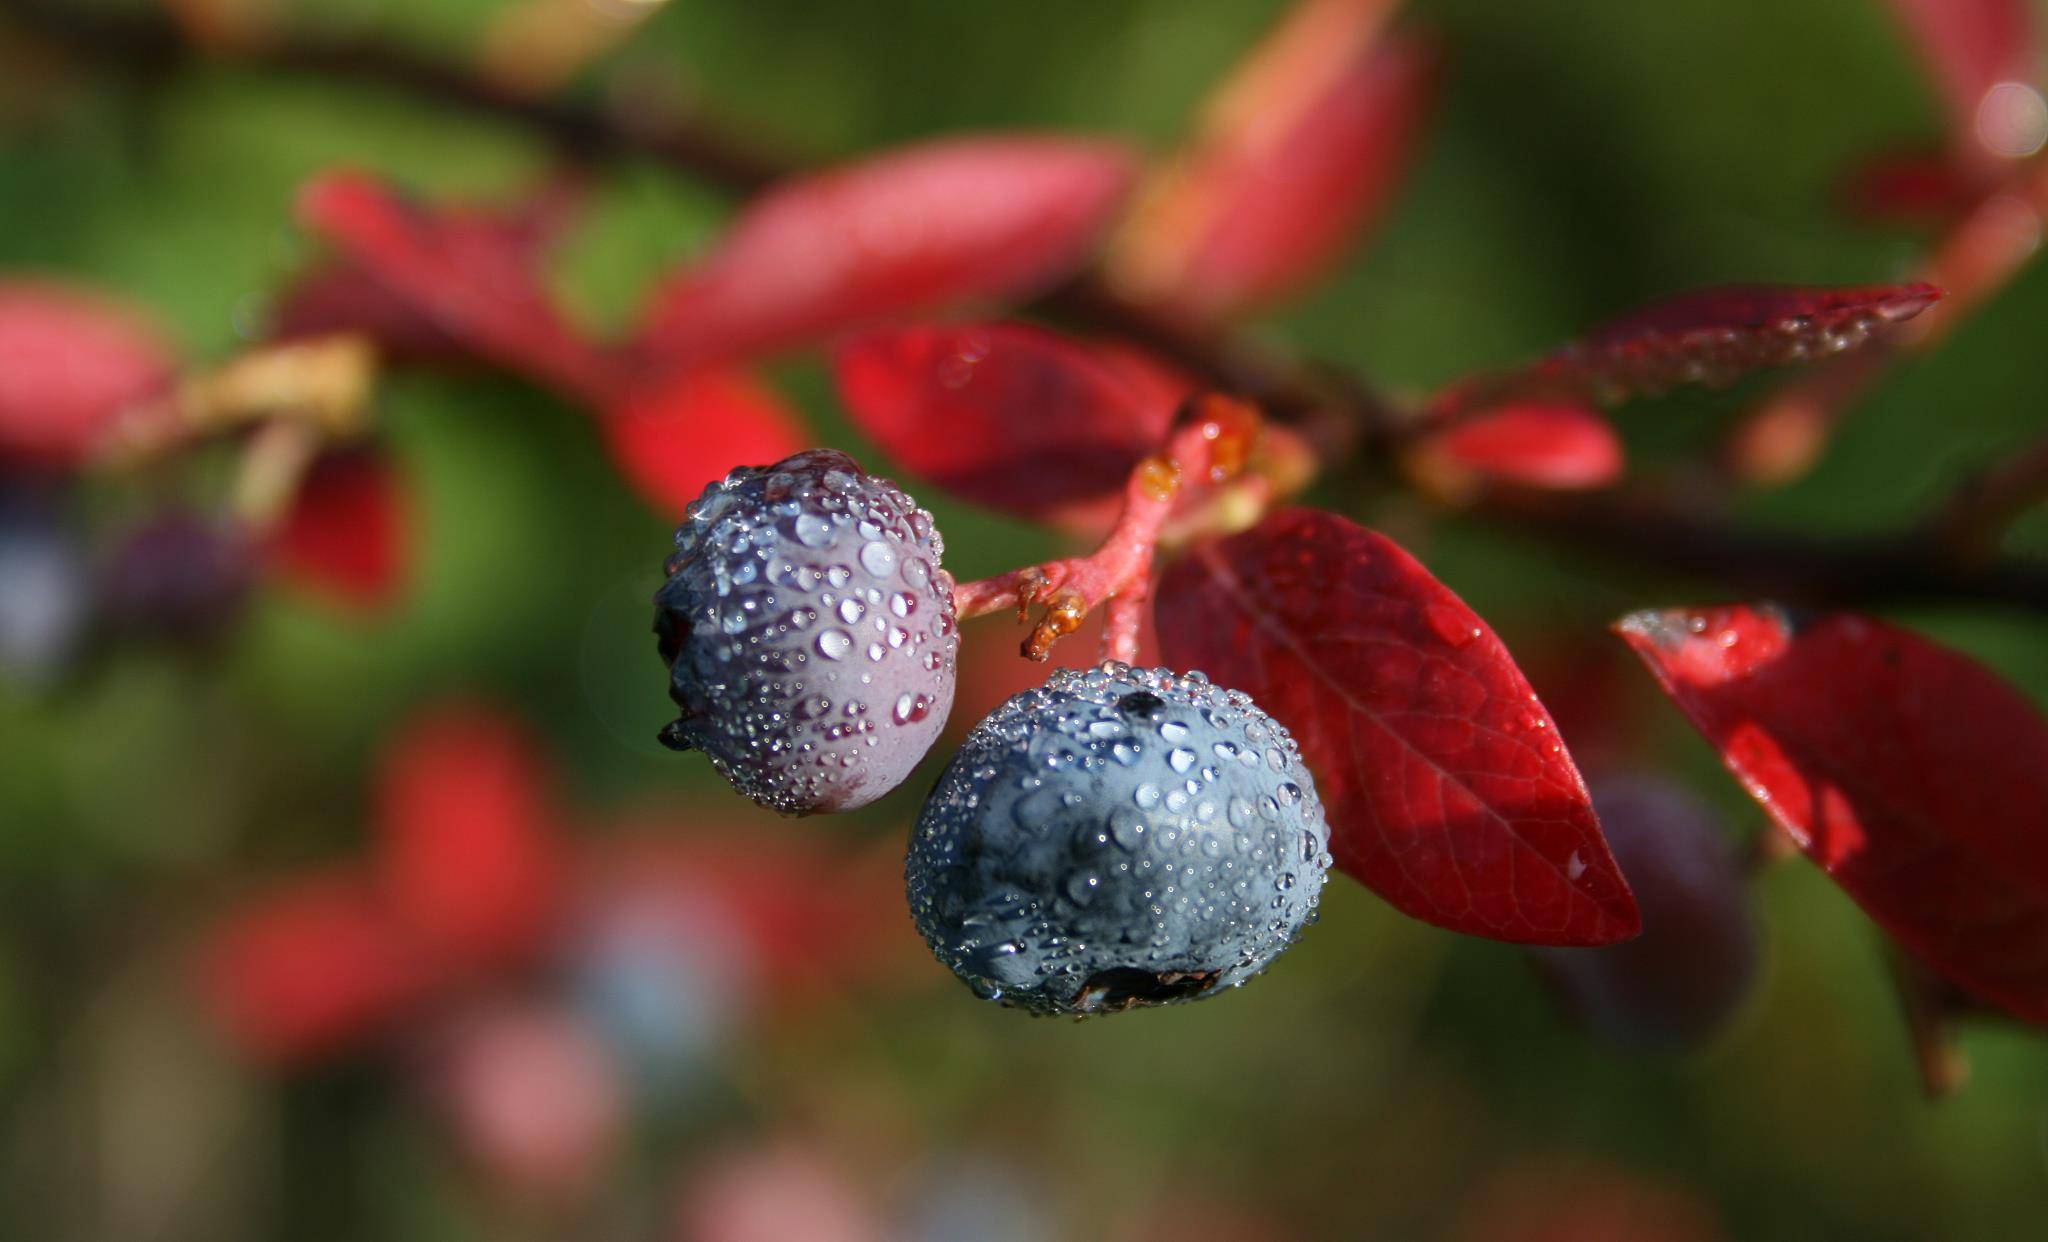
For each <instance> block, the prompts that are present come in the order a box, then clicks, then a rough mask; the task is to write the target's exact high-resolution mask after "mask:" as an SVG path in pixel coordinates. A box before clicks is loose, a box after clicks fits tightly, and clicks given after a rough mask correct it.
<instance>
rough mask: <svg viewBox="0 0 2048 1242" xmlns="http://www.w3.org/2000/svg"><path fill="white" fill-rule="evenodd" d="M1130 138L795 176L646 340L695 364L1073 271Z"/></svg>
mask: <svg viewBox="0 0 2048 1242" xmlns="http://www.w3.org/2000/svg"><path fill="white" fill-rule="evenodd" d="M1131 171H1132V158H1131V155H1130V153H1129V152H1127V151H1126V150H1125V149H1124V148H1123V147H1121V146H1119V145H1117V144H1115V143H1111V142H1101V141H1090V140H1083V139H1076V138H1059V137H1049V136H1046V137H1041V136H1015V135H1001V136H993V135H984V136H977V137H969V138H956V139H949V140H945V141H939V142H932V143H926V144H924V145H921V146H916V147H909V148H905V149H902V150H898V151H894V152H890V153H888V154H885V155H881V156H877V157H875V158H873V159H869V160H865V161H863V162H861V163H858V164H852V165H848V166H846V167H843V168H839V169H835V170H831V171H828V172H823V173H818V174H816V175H812V176H807V177H801V178H797V179H794V180H791V181H788V182H785V183H783V184H782V185H780V186H777V187H776V188H774V189H772V190H770V191H768V192H767V193H765V194H763V195H762V196H760V197H759V198H757V199H755V200H754V201H753V202H752V203H751V204H749V205H748V206H747V208H746V210H745V211H743V212H742V213H741V215H740V217H739V219H738V220H737V221H735V222H734V224H733V226H732V228H731V230H730V231H729V232H728V233H727V234H726V235H725V237H724V239H723V240H721V241H720V242H719V244H718V245H717V246H716V247H715V248H714V249H713V250H712V252H711V253H710V254H708V255H706V256H704V258H703V259H702V260H701V261H699V262H698V263H696V264H695V265H694V266H691V267H688V268H686V269H684V270H682V271H680V272H678V273H677V274H676V275H675V276H674V277H673V278H671V279H670V280H669V281H668V282H667V283H666V284H665V285H663V287H662V288H661V289H660V290H659V291H658V292H657V294H656V297H655V299H654V302H653V304H652V305H651V306H650V308H649V312H648V317H647V320H646V326H645V329H644V331H643V334H642V338H641V348H642V351H643V352H644V353H645V354H646V355H647V356H648V357H649V358H650V359H653V360H656V361H658V362H659V363H660V364H661V365H665V366H693V365H698V364H701V363H703V362H706V361H711V360H727V359H734V358H743V357H748V356H752V355H757V354H762V353H768V352H772V351H775V350H780V349H788V348H792V347H796V346H802V345H808V344H815V343H819V342H821V341H823V340H824V339H825V338H827V337H828V336H831V335H832V334H835V333H838V332H841V331H844V330H846V329H849V328H855V327H861V326H864V325H869V324H873V323H876V322H879V321H882V320H886V319H890V318H894V317H897V316H901V315H906V314H910V313H913V312H919V311H929V310H934V309H938V308H943V307H949V306H957V305H960V304H963V303H972V302H979V301H986V300H991V299H1001V298H1011V297H1016V296H1018V295H1021V294H1023V293H1026V292H1029V291H1031V290H1033V289H1037V288H1042V287H1044V286H1046V285H1048V284H1050V283H1052V282H1054V281H1056V280H1058V279H1059V278H1061V277H1063V276H1066V275H1067V274H1069V273H1071V272H1072V271H1074V270H1075V269H1076V268H1077V267H1079V266H1080V265H1081V263H1082V262H1083V261H1084V260H1085V259H1086V258H1087V257H1088V254H1089V252H1090V251H1091V250H1092V249H1093V248H1094V246H1095V244H1096V242H1097V240H1098V239H1099V238H1100V237H1101V234H1102V232H1103V229H1104V228H1105V226H1106V225H1107V223H1108V221H1109V219H1110V216H1111V214H1112V213H1113V212H1114V211H1115V210H1116V208H1117V206H1118V204H1119V203H1120V202H1121V201H1122V199H1123V197H1124V194H1125V192H1126V190H1127V189H1128V188H1129V185H1130V180H1131Z"/></svg>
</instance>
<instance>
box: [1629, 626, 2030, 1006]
mask: <svg viewBox="0 0 2048 1242" xmlns="http://www.w3.org/2000/svg"><path fill="white" fill-rule="evenodd" d="M1616 629H1617V631H1618V632H1619V633H1620V635H1621V637H1622V638H1623V639H1624V640H1625V641H1626V642H1627V643H1628V644H1629V646H1631V647H1633V648H1634V649H1635V652H1636V654H1637V655H1639V656H1641V657H1642V659H1643V662H1644V663H1646V664H1648V665H1649V666H1650V671H1651V672H1652V673H1654V674H1656V677H1657V680H1658V681H1659V682H1661V683H1662V684H1663V686H1664V689H1665V692H1666V693H1668V694H1669V695H1670V696H1671V697H1672V699H1673V700H1674V701H1676V702H1677V704H1678V706H1679V707H1680V708H1682V709H1684V711H1685V713H1686V715H1687V716H1689V717H1690V718H1691V719H1692V722H1693V724H1694V725H1696V726H1698V728H1699V730H1700V732H1702V733H1704V734H1705V735H1706V736H1707V740H1709V741H1710V742H1712V743H1713V744H1714V745H1715V747H1716V748H1718V749H1719V750H1720V752H1721V758H1722V761H1723V762H1725V763H1726V764H1727V765H1728V769H1729V770H1730V771H1731V772H1733V773H1734V774H1735V776H1736V779H1738V780H1740V781H1741V782H1742V784H1743V787H1744V788H1746V789H1748V790H1749V791H1750V793H1751V795H1752V796H1754V797H1755V798H1756V799H1757V801H1758V802H1760V803H1761V804H1762V805H1763V808H1764V810H1765V811H1767V812H1768V813H1769V814H1770V816H1771V818H1772V819H1773V820H1775V821H1777V823H1778V824H1779V825H1780V826H1781V827H1783V828H1784V829H1785V831H1786V832H1787V833H1789V834H1790V835H1791V836H1792V839H1793V840H1794V841H1796V842H1797V843H1798V845H1799V848H1800V849H1801V850H1803V851H1805V853H1806V855H1807V857H1809V858H1811V859H1812V860H1813V861H1814V862H1816V863H1818V864H1819V865H1820V867H1821V868H1822V869H1823V870H1825V871H1826V872H1827V873H1828V875H1829V876H1831V877H1832V878H1833V879H1834V881H1835V882H1836V883H1837V884H1839V885H1841V886H1842V888H1843V889H1844V890H1846V891H1847V892H1848V894H1849V895H1850V896H1851V897H1853V898H1855V899H1856V901H1857V904H1859V905H1861V906H1862V907H1863V908H1864V910H1866V911H1867V912H1868V913H1869V914H1870V916H1871V917H1872V918H1873V919H1876V920H1877V922H1878V923H1879V924H1880V925H1882V926H1883V927H1884V928H1885V930H1887V931H1888V932H1890V933H1891V934H1892V936H1893V937H1894V938H1896V939H1897V940H1898V941H1899V942H1900V943H1902V944H1904V945H1905V946H1906V947H1907V948H1908V949H1910V950H1912V951H1913V952H1914V953H1916V954H1918V955H1919V956H1920V957H1922V958H1923V959H1925V960H1926V962H1927V963H1928V964H1929V965H1930V966H1932V967H1933V968H1934V969H1935V970H1937V971H1939V972H1940V973H1942V974H1943V975H1945V976H1947V977H1948V978H1949V979H1951V980H1953V981H1954V982H1955V983H1957V984H1959V985H1961V986H1962V987H1964V988H1966V989H1968V990H1969V991H1971V992H1974V993H1976V994H1977V995H1979V996H1982V997H1983V998H1985V999H1986V1000H1989V1001H1993V1002H1995V1003H1997V1004H1999V1005H2001V1006H2003V1007H2004V1008H2006V1009H2008V1010H2010V1011H2012V1012H2013V1013H2015V1014H2017V1015H2019V1016H2020V1017H2023V1018H2026V1019H2029V1020H2030V1021H2035V1022H2048V722H2044V721H2043V720H2042V718H2041V714H2040V712H2039V711H2037V710H2036V709H2035V707H2034V706H2033V704H2031V703H2029V702H2027V701H2026V700H2025V699H2024V698H2022V697H2021V696H2020V695H2019V694H2018V693H2017V692H2015V691H2014V690H2013V689H2012V688H2011V687H2009V686H2007V685H2006V684H2005V683H2004V682H2003V681H2001V680H1999V678H1998V677H1997V676H1996V675H1994V674H1993V673H1991V672H1990V671H1989V670H1988V669H1986V668H1984V667H1983V666H1982V665H1979V664H1977V663H1976V662H1975V661H1972V660H1970V659H1968V658H1966V657H1964V656H1962V655H1959V654H1957V653H1955V652H1953V651H1949V650H1947V649H1945V648H1943V647H1939V646H1936V645H1935V644H1933V643H1930V642H1928V641H1927V640H1925V639H1923V638H1920V637H1918V636H1917V635H1914V634H1911V633H1908V632H1907V631H1904V630H1900V629H1897V628H1894V627H1892V626H1889V625H1886V624H1884V623H1882V622H1879V621H1875V620H1872V619H1870V618H1868V617H1862V616H1857V615H1854V614H1850V613H1832V614H1827V615H1824V616H1821V617H1818V618H1816V619H1814V620H1811V621H1806V622H1800V623H1795V622H1794V621H1793V620H1792V619H1791V618H1790V617H1788V616H1787V615H1786V614H1785V613H1784V612H1782V611H1780V610H1779V609H1777V608H1774V607H1770V606H1768V605H1756V606H1751V605H1733V606H1729V607H1720V608H1700V609H1682V608H1680V609H1666V610H1662V611H1650V612H1639V613H1635V614H1633V615H1631V616H1628V617H1624V618H1623V619H1622V620H1621V621H1620V622H1619V623H1618V624H1617V626H1616Z"/></svg>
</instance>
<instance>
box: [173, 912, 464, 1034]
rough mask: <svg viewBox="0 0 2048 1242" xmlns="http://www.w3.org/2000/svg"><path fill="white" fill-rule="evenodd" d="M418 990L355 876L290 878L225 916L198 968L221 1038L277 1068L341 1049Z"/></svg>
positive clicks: (400, 942) (413, 961)
mask: <svg viewBox="0 0 2048 1242" xmlns="http://www.w3.org/2000/svg"><path fill="white" fill-rule="evenodd" d="M426 984H427V977H426V974H425V972H424V971H423V970H422V968H421V964H420V962H419V961H418V959H417V958H416V956H415V955H414V953H413V951H412V946H411V945H410V944H409V943H407V942H406V941H405V940H404V939H403V937H402V936H401V935H400V934H399V932H398V931H397V929H396V928H395V927H394V925H393V924H392V921H391V919H390V917H389V915H388V912H387V911H386V910H385V909H384V908H383V907H382V906H381V905H380V904H379V903H378V901H377V897H376V894H375V893H374V891H373V890H372V889H371V886H370V885H369V883H368V882H367V881H366V880H365V878H364V877H363V876H362V875H360V874H358V873H356V872H354V871H333V872H327V873H323V874H320V875H316V876H310V877H307V878H305V879H302V880H297V881H294V882H292V883H290V884H288V885H285V886H284V887H281V888H278V889H276V890H274V891H273V892H271V893H270V894H268V895H266V896H264V897H261V898H259V899H258V900H256V901H255V902H253V903H252V904H250V905H248V906H246V907H244V908H243V909H241V910H240V911H238V912H236V913H234V914H232V915H230V916H229V917H228V918H227V919H226V920H225V921H224V922H223V923H222V924H221V925H220V926H219V927H218V928H216V929H215V931H214V933H213V935H212V937H211V939H210V940H209V942H208V944H207V946H206V950H205V955H204V960H203V963H202V967H201V985H202V987H203V988H204V990H205V993H206V996H207V999H208V1000H209V1001H210V1003H211V1005H212V1007H213V1009H214V1011H215V1013H216V1015H217V1016H218V1017H219V1019H220V1021H221V1023H222V1025H223V1026H224V1027H225V1028H226V1030H227V1032H228V1034H229V1036H230V1037H231V1038H233V1039H234V1041H235V1042H236V1043H237V1044H239V1045H240V1046H241V1047H242V1049H243V1050H244V1051H245V1052H247V1053H248V1054H250V1055H251V1056H254V1057H256V1058H258V1059H260V1060H263V1061H267V1062H271V1063H275V1064H280V1065H303V1064H306V1063H309V1062H312V1061H316V1060H319V1059H321V1058H323V1057H326V1056H330V1055H333V1054H336V1053H341V1052H345V1051H347V1050H349V1049H350V1047H351V1046H353V1045H354V1044H356V1043H358V1042H359V1041H361V1040H363V1039H365V1038H366V1037H368V1036H370V1035H372V1034H374V1033H375V1032H376V1031H377V1030H378V1029H379V1028H380V1027H382V1026H383V1025H385V1024H386V1023H388V1022H390V1021H391V1020H393V1019H394V1018H396V1017H397V1016H398V1014H399V1013H400V1012H401V1011H403V1010H404V1009H405V1007H406V1006H408V1005H409V1004H410V1003H411V1002H412V1001H413V1000H414V999H415V998H417V997H418V996H419V995H420V994H421V993H422V992H423V991H424V990H425V987H426Z"/></svg>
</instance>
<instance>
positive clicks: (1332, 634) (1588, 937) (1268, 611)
mask: <svg viewBox="0 0 2048 1242" xmlns="http://www.w3.org/2000/svg"><path fill="white" fill-rule="evenodd" d="M1156 613H1157V617H1158V626H1159V644H1160V650H1161V651H1162V652H1163V653H1164V655H1165V656H1166V660H1167V663H1168V664H1170V665H1172V666H1173V667H1175V668H1179V669H1200V670H1202V671H1203V672H1206V673H1208V674H1209V676H1210V677H1212V678H1213V679H1215V681H1216V682H1217V683H1218V684H1220V685H1224V686H1229V687H1232V688H1234V689H1239V690H1243V691H1245V692H1246V693H1248V694H1250V695H1251V696H1252V697H1253V698H1254V699H1255V700H1257V701H1258V703H1259V704H1260V705H1261V706H1262V707H1264V708H1265V709H1266V710H1267V711H1269V712H1271V713H1273V715H1274V716H1275V717H1277V718H1278V719H1279V720H1280V722H1281V723H1282V724H1284V725H1286V726H1287V727H1288V728H1289V729H1290V730H1292V731H1293V733H1294V737H1295V739H1296V741H1298V742H1299V743H1300V744H1301V749H1302V754H1303V755H1304V756H1305V757H1306V759H1307V760H1308V764H1309V769H1310V771H1311V772H1313V773H1314V774H1315V778H1316V788H1317V789H1318V790H1319V791H1320V792H1321V794H1322V798H1323V803H1324V805H1325V806H1326V807H1327V808H1328V811H1329V815H1330V829H1331V840H1330V850H1331V853H1332V854H1333V855H1334V856H1335V857H1336V860H1337V865H1338V867H1339V868H1341V869H1342V870H1343V871H1344V872H1346V873H1347V874H1349V875H1351V876H1352V877H1353V878H1355V879H1358V880H1360V881H1361V882H1363V883H1364V884H1365V885H1366V886H1367V887H1369V888H1371V889H1372V890H1373V891H1374V892H1376V893H1378V894H1379V895H1380V896H1382V897H1384V898H1386V899H1387V900H1388V901H1390V902H1392V903H1393V904H1394V905H1395V906H1397V907H1398V908H1400V909H1401V910H1403V911H1405V912H1407V913H1408V914H1411V915H1413V916H1415V917H1416V918H1419V919H1424V920H1427V921H1428V922H1431V923H1436V924H1438V925H1439V926H1443V927H1448V928H1450V929H1452V930H1453V931H1461V932H1468V933H1471V934H1473V935H1479V936H1487V937H1491V938H1493V939H1496V940H1513V941H1524V942H1531V943H1541V944H1578V945H1590V944H1606V943H1609V942H1611V941H1616V940H1621V939H1625V938H1626V937H1629V936H1632V935H1634V934H1635V933H1636V931H1637V929H1638V926H1639V923H1638V917H1637V913H1636V906H1635V901H1634V899H1633V898H1632V897H1631V896H1630V894H1629V889H1628V884H1627V883H1626V882H1625V881H1624V880H1623V878H1622V875H1621V872H1620V871H1619V870H1617V869H1616V867H1615V864H1614V859H1613V858H1612V857H1611V856H1610V855H1609V853H1608V849H1607V843H1606V842H1605V841H1604V840H1603V839H1602V838H1601V835H1600V826H1599V823H1598V822H1597V821H1596V820H1595V818H1594V814H1593V808H1592V804H1591V803H1590V802H1589V801H1588V799H1587V795H1586V786H1585V783H1584V782H1583V781H1581V780H1580V779H1579V773H1578V769H1577V768H1576V767H1574V766H1573V765H1572V760H1571V756H1570V755H1568V754H1567V753H1566V752H1565V749H1564V746H1563V744H1562V743H1561V742H1560V741H1559V740H1558V737H1557V730H1556V728H1555V727H1554V726H1553V725H1552V723H1551V720H1550V717H1549V715H1548V714H1546V713H1545V712H1544V710H1543V705H1542V704H1541V703H1539V702H1537V700H1536V695H1535V694H1534V692H1532V691H1531V690H1530V689H1529V683H1528V682H1527V681H1525V680H1524V679H1523V677H1522V674H1521V671H1520V670H1519V669H1517V668H1516V667H1515V663H1514V660H1513V659H1512V658H1511V657H1510V656H1509V655H1508V652H1507V648H1505V647H1503V646H1502V645H1501V642H1500V639H1499V638H1497V637H1495V636H1494V633H1493V631H1492V630H1490V629H1488V628H1487V626H1486V623H1485V622H1483V621H1481V620H1480V619H1479V617H1478V616H1477V615H1476V614H1475V613H1473V611H1472V610H1471V609H1470V608H1468V607H1466V606H1465V604H1464V602H1463V601H1462V600H1460V599H1459V598H1458V597H1457V596H1456V595H1454V594H1452V593H1451V591H1450V589H1449V588H1447V587H1445V586H1444V585H1443V584H1442V583H1440V582H1438V581H1437V580H1436V579H1435V578H1433V577H1431V576H1430V574H1429V571H1428V570H1426V569H1424V568H1423V567H1422V566H1421V565H1420V564H1419V563H1417V562H1416V560H1415V558H1413V557H1411V556H1409V555H1408V554H1407V553H1406V552H1404V551H1402V550H1401V548H1400V547H1399V546H1397V545H1396V544H1395V543H1394V542H1393V541H1392V540H1390V539H1388V538H1387V537H1386V536H1384V535H1381V534H1378V533H1377V532H1374V531H1370V530H1366V529H1365V528H1364V527H1361V526H1358V525H1357V524H1355V523H1353V522H1350V521H1348V520H1346V519H1344V518H1341V517H1338V516H1336V515H1334V514H1329V513H1320V512H1317V511H1315V510H1310V509H1295V510H1289V511H1285V512H1282V513H1279V514H1276V515H1274V516H1273V517H1270V518H1268V519H1267V520H1266V521H1265V522H1263V523H1261V524H1260V525H1259V526H1258V527H1256V528H1255V529H1253V530H1250V531H1247V532H1245V533H1244V534H1241V535H1234V536H1232V537H1230V538H1228V539H1224V540H1221V541H1217V542H1212V543H1208V544H1204V545H1202V546H1199V547H1197V548H1196V549H1194V550H1193V551H1192V552H1190V553H1189V554H1188V555H1187V556H1186V557H1185V558H1183V559H1182V560H1181V561H1179V562H1178V563H1176V564H1175V565H1174V566H1173V567H1172V568H1170V569H1169V570H1167V572H1166V575H1165V577H1164V579H1163V580H1162V581H1161V583H1160V587H1159V594H1158V599H1157V605H1156Z"/></svg>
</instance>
